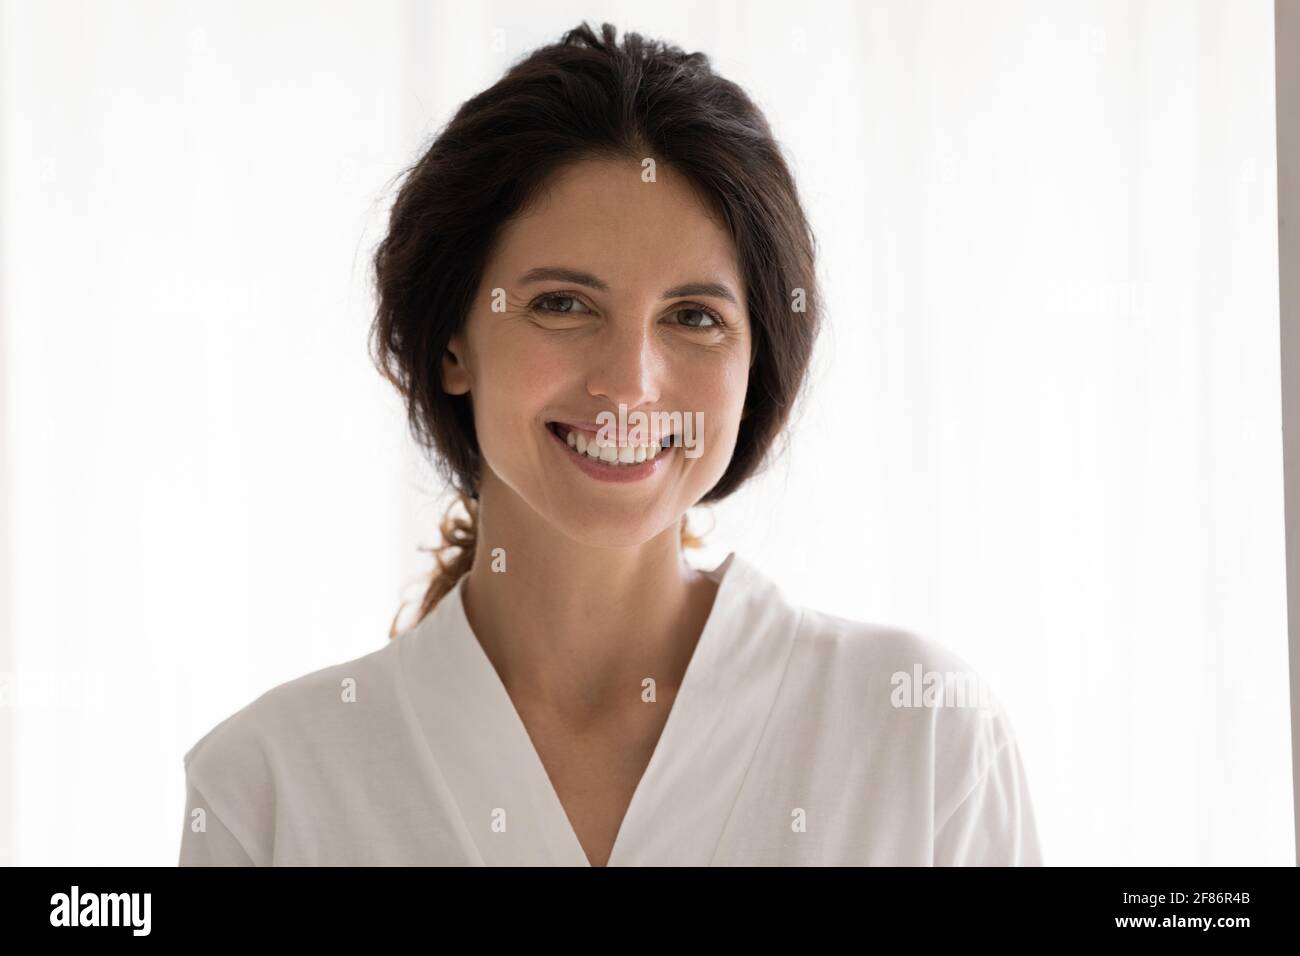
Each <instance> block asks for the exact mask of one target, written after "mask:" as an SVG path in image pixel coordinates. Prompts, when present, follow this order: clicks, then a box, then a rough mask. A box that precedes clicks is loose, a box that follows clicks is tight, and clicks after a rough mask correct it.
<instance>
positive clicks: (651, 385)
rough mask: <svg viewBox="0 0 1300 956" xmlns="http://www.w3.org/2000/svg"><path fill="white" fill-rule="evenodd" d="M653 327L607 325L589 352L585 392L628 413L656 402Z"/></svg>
mask: <svg viewBox="0 0 1300 956" xmlns="http://www.w3.org/2000/svg"><path fill="white" fill-rule="evenodd" d="M654 334H655V333H654V324H653V322H651V323H649V324H643V323H640V322H637V323H632V322H611V323H608V324H607V325H606V326H605V328H604V330H602V333H601V335H600V344H599V345H598V346H597V347H596V348H595V349H593V350H592V353H591V368H590V369H589V370H588V372H587V391H588V393H590V394H591V395H592V396H594V397H597V398H603V399H604V400H606V401H607V402H609V403H610V405H611V406H613V407H612V408H611V409H610V410H611V411H614V410H616V409H617V407H618V406H619V405H620V404H623V405H626V406H627V407H628V409H629V410H632V409H636V408H640V407H641V406H643V405H653V404H655V403H656V402H658V401H659V377H660V375H661V374H662V369H663V363H662V358H661V356H660V355H659V352H658V348H657V346H656V342H655V337H654Z"/></svg>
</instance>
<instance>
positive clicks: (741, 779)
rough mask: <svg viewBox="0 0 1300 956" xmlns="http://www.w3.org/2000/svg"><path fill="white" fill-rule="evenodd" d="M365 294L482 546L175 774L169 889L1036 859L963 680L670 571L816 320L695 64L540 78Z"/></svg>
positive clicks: (733, 116) (785, 397) (915, 644)
mask: <svg viewBox="0 0 1300 956" xmlns="http://www.w3.org/2000/svg"><path fill="white" fill-rule="evenodd" d="M375 264H376V274H377V286H378V302H379V307H378V315H377V318H376V322H375V327H374V345H375V357H376V360H377V363H378V364H379V366H380V368H381V369H383V371H384V372H385V374H386V375H387V376H388V377H389V379H390V380H391V381H392V382H393V383H394V384H395V385H396V386H397V387H398V389H399V390H400V391H401V393H402V395H403V396H404V398H405V400H406V402H407V408H408V413H409V420H410V425H411V428H412V431H413V433H414V435H415V436H416V437H417V438H418V439H419V441H420V442H421V444H422V445H423V447H424V448H425V449H426V450H427V451H428V452H430V453H431V455H432V457H433V458H434V459H435V460H436V461H437V462H438V463H439V465H440V467H441V468H442V469H443V471H444V474H445V476H446V478H447V480H448V481H449V483H450V484H451V485H453V486H454V487H455V488H456V489H457V490H458V491H459V493H460V496H461V498H460V500H461V502H462V503H463V504H464V506H465V508H466V509H467V512H468V516H467V519H466V520H460V521H456V520H453V519H451V518H449V519H448V521H447V522H446V523H445V524H444V534H445V536H446V538H447V539H448V542H449V543H448V547H450V548H451V549H452V550H453V554H454V557H453V558H452V559H450V560H444V559H443V558H441V557H439V559H438V565H439V567H438V572H437V573H436V574H435V576H434V578H433V580H432V582H431V583H430V585H429V587H428V591H427V593H426V594H425V597H424V601H423V603H422V605H421V607H420V615H419V617H418V619H417V622H416V623H415V624H414V626H412V627H410V628H408V629H406V630H404V631H402V632H401V633H398V629H397V622H396V621H394V625H393V629H392V630H393V635H395V636H394V639H393V640H391V641H390V642H389V643H388V645H387V646H385V647H384V648H383V649H381V650H377V651H374V652H372V653H370V654H368V655H366V656H364V657H361V658H359V659H357V660H354V661H350V662H347V663H345V664H340V665H338V666H335V667H331V668H327V669H324V670H321V671H318V672H315V673H312V674H308V675H306V676H304V677H302V678H299V679H298V680H294V681H291V682H289V683H286V684H283V685H281V686H279V687H276V688H274V689H272V690H271V691H269V692H268V693H266V694H264V695H263V696H261V697H260V698H258V699H257V700H255V701H253V702H252V703H250V704H249V705H247V706H246V707H245V708H244V709H243V710H241V711H239V712H238V713H236V714H234V715H233V716H231V717H229V718H228V719H227V720H225V721H224V722H222V723H221V724H219V725H217V726H216V727H215V728H214V729H213V730H212V731H210V732H209V733H208V734H207V735H205V736H204V737H203V738H202V739H201V740H200V741H198V743H196V744H195V746H194V747H193V748H192V749H191V750H190V751H189V752H188V753H187V754H186V756H185V765H186V779H187V786H188V805H187V817H186V828H185V834H184V839H183V843H182V848H181V862H182V863H187V864H205V863H206V864H257V865H267V864H457V865H461V864H470V865H478V864H489V865H518V864H523V865H533V864H539V865H578V866H585V865H598V866H599V865H607V864H608V865H657V864H666V865H696V864H701V865H702V864H713V865H735V864H796V865H824V864H849V865H865V864H904V865H930V864H940V865H951V864H1026V863H1038V862H1040V859H1039V848H1038V842H1037V836H1036V831H1035V825H1034V818H1033V813H1032V809H1031V806H1030V802H1029V797H1028V791H1027V787H1026V781H1025V776H1024V771H1023V768H1022V766H1021V762H1020V755H1019V751H1018V749H1017V747H1016V744H1015V742H1014V739H1013V737H1012V733H1011V727H1010V724H1009V722H1008V721H1007V719H1006V716H1005V714H1004V713H1003V712H1002V711H1001V710H1000V709H999V708H998V707H997V704H996V701H994V700H993V699H992V698H988V697H986V698H985V699H984V700H982V701H981V702H980V703H981V706H978V707H977V706H975V705H974V704H975V702H974V701H960V700H954V699H953V696H952V693H951V691H952V682H953V680H954V675H955V676H956V677H957V678H963V677H969V676H971V675H970V670H969V668H968V667H966V666H965V664H964V662H962V661H961V660H960V659H959V658H957V657H956V656H955V655H953V654H951V653H949V652H947V651H946V650H944V649H943V648H942V647H940V646H938V645H936V644H935V643H933V642H930V641H928V640H925V639H922V638H920V637H917V636H915V635H912V634H910V633H907V632H906V631H902V630H898V629H890V628H884V627H880V626H874V625H868V624H863V623H858V622H853V621H848V620H843V619H840V618H836V617H832V616H829V615H826V614H822V613H818V612H815V611H812V610H809V609H805V608H800V607H796V606H793V605H791V604H790V603H788V602H787V601H786V599H785V598H784V596H783V595H782V593H781V591H780V590H779V589H778V588H777V587H776V586H775V585H774V584H773V583H772V582H771V581H770V580H768V579H767V578H766V577H765V576H764V575H763V574H762V573H761V572H760V571H759V570H758V569H757V567H755V566H754V565H753V564H751V563H750V562H748V561H746V560H745V559H744V558H742V557H741V556H740V555H738V554H735V553H734V552H733V553H732V554H730V555H729V556H728V557H727V559H726V560H725V561H723V562H722V563H721V564H720V565H719V566H718V567H716V568H714V569H713V570H711V571H697V570H694V569H692V567H691V566H690V565H689V564H687V562H686V561H685V559H684V557H683V548H684V547H687V546H690V545H692V544H694V543H696V542H694V541H692V539H691V537H690V535H689V534H688V532H687V525H686V519H685V516H686V513H687V511H688V509H689V508H691V507H692V506H693V505H695V504H697V503H700V502H712V501H718V500H721V499H723V498H725V497H727V496H728V495H730V494H731V493H732V492H734V491H735V490H736V489H737V488H739V487H740V486H741V485H742V484H744V482H745V481H746V479H748V478H749V477H750V476H751V475H753V474H754V473H755V472H756V471H757V470H758V469H759V468H760V466H761V465H762V463H763V462H764V460H765V459H766V458H767V456H768V454H769V451H770V450H771V447H772V445H773V443H774V442H775V440H776V439H777V437H778V435H780V434H781V433H782V431H783V428H784V426H785V425H786V423H787V419H788V417H789V413H790V410H791V407H792V405H793V403H794V401H795V399H796V398H797V397H798V395H799V394H800V392H801V391H802V389H803V387H804V383H805V378H806V372H807V366H808V361H809V357H810V354H811V352H812V349H813V344H814V341H815V339H816V334H817V327H818V322H819V308H820V302H819V297H818V295H817V287H816V286H817V284H816V276H815V259H814V243H813V239H812V236H811V233H810V230H809V228H808V225H807V223H806V220H805V217H804V213H803V210H802V208H801V206H800V203H799V199H798V195H797V191H796V188H795V185H794V183H793V181H792V179H791V176H790V173H789V171H788V169H787V167H786V165H785V163H784V161H783V160H782V157H781V153H780V150H779V147H778V146H777V144H776V143H775V142H774V140H773V138H772V135H771V132H770V130H769V128H768V125H767V123H766V121H765V120H764V118H763V116H762V115H761V114H760V112H759V111H758V110H757V109H756V108H755V106H754V105H753V103H752V102H751V101H750V100H749V98H748V97H747V96H746V95H745V94H744V93H743V92H742V91H741V90H740V89H739V88H738V87H736V86H735V85H734V84H732V83H730V82H728V81H727V80H725V79H722V78H720V77H718V76H716V75H715V74H714V73H713V72H712V71H711V69H710V66H709V62H708V60H707V58H706V57H705V56H703V55H702V54H699V53H694V54H690V55H687V54H684V53H683V52H682V51H681V50H679V49H677V48H675V47H671V46H665V45H662V44H657V43H651V42H649V41H646V40H644V39H642V38H641V37H639V36H637V35H636V34H627V35H626V36H625V37H624V38H623V42H622V44H621V45H620V44H619V43H618V42H617V40H616V37H615V31H614V29H613V28H612V27H610V26H609V25H607V24H606V25H604V26H603V27H602V30H601V34H600V35H599V36H598V35H596V34H595V33H594V32H593V31H592V30H591V29H590V28H589V27H588V26H587V25H586V24H583V25H582V26H581V27H579V28H577V29H575V30H572V31H570V32H569V33H567V34H566V35H565V36H564V37H563V39H562V40H561V42H560V43H558V44H555V45H552V46H547V47H544V48H542V49H540V50H538V51H536V52H535V53H533V54H532V55H531V56H530V57H528V58H527V59H525V60H524V61H522V62H521V63H519V64H518V65H516V66H515V67H513V68H512V69H511V70H510V71H509V72H508V73H507V74H506V75H505V77H504V78H502V79H501V80H500V81H499V82H498V83H497V84H496V85H494V86H493V87H492V88H491V89H488V90H487V91H485V92H483V93H481V94H479V95H478V96H475V97H474V98H473V99H471V100H469V101H468V102H467V103H465V104H464V105H463V106H462V107H461V109H460V110H459V111H458V112H457V114H456V116H455V117H454V119H453V120H452V121H451V123H450V124H449V125H448V126H447V127H446V129H445V130H443V132H442V133H441V134H440V135H439V136H438V137H437V139H436V140H435V142H434V143H433V144H432V146H431V148H430V149H429V150H428V152H427V153H426V154H425V155H424V156H423V158H421V159H420V161H419V162H418V163H417V164H416V165H415V166H414V167H413V168H412V169H411V170H410V171H409V173H408V175H407V178H406V180H405V182H404V185H403V187H402V189H401V190H400V193H399V195H398V198H397V200H396V202H395V204H394V208H393V211H392V216H391V222H390V230H389V233H388V235H387V237H386V238H385V239H384V240H383V242H382V243H381V245H380V247H379V249H378V252H377V254H376V259H375ZM638 416H640V417H639V418H638ZM629 423H630V425H631V426H632V427H630V428H629V427H628V425H629ZM615 426H622V427H621V428H619V427H615ZM696 426H698V427H696ZM920 684H924V685H925V687H924V689H923V688H922V687H920V686H918V685H920ZM945 689H946V691H947V692H948V693H947V697H946V699H945V695H944V693H943V691H944V690H945Z"/></svg>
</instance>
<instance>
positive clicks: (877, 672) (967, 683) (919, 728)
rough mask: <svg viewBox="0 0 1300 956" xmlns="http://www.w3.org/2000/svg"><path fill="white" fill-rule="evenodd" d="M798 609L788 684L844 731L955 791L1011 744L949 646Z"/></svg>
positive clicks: (973, 673)
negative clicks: (911, 759) (881, 744)
mask: <svg viewBox="0 0 1300 956" xmlns="http://www.w3.org/2000/svg"><path fill="white" fill-rule="evenodd" d="M801 610H802V619H801V625H800V629H799V637H798V640H797V641H796V642H795V653H794V655H793V656H792V662H791V673H790V674H788V675H787V679H788V680H789V681H790V682H792V684H793V686H794V687H795V689H796V691H798V692H799V693H801V694H803V695H811V696H814V697H816V698H818V699H820V700H822V701H823V702H824V703H825V704H826V705H827V706H830V707H833V708H837V709H838V710H839V711H840V717H839V718H838V719H839V720H840V721H841V722H842V723H843V725H844V726H852V727H855V728H858V729H860V730H862V731H863V732H864V733H871V734H872V737H873V740H877V741H878V740H879V739H880V738H881V737H886V738H888V739H889V740H891V741H894V742H896V743H897V746H898V747H899V748H900V751H907V752H910V753H912V754H915V755H921V754H925V755H928V762H930V763H931V765H933V766H935V767H936V768H937V770H938V771H939V772H940V773H945V774H946V775H947V776H948V777H949V778H950V780H949V781H948V782H949V783H950V784H951V785H952V786H953V787H955V788H958V789H960V788H961V787H962V786H963V785H965V784H967V783H969V782H970V781H973V780H975V779H978V778H979V777H980V776H981V775H982V774H983V773H984V771H985V770H987V769H988V768H989V767H991V766H992V765H993V764H994V762H995V761H996V759H997V758H998V756H999V755H1000V754H1001V753H1002V751H1003V749H1004V748H1006V747H1007V746H1008V745H1011V744H1013V743H1014V729H1013V726H1012V721H1011V717H1010V715H1009V713H1008V711H1007V709H1006V707H1005V706H1004V704H1003V701H1002V698H1001V697H1000V696H999V694H998V693H997V691H996V690H995V688H994V687H993V685H992V683H991V682H990V681H989V680H988V678H987V676H986V675H985V674H984V673H982V672H981V671H980V670H979V669H978V668H976V667H975V666H973V665H972V664H971V663H970V661H969V660H968V659H967V658H966V657H965V656H964V655H963V654H961V653H959V652H958V651H956V650H954V649H953V647H952V646H951V645H950V644H949V643H948V641H946V640H944V639H941V638H938V637H935V636H933V635H930V634H927V633H923V632H921V631H919V630H917V629H913V628H909V627H905V626H901V625H897V624H888V623H882V622H877V621H870V620H858V619H853V618H849V617H843V616H840V615H836V614H831V613H828V612H825V611H820V610H817V609H814V608H808V607H803V608H801ZM945 768H946V771H945Z"/></svg>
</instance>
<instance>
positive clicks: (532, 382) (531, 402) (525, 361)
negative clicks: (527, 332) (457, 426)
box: [475, 335, 572, 431]
mask: <svg viewBox="0 0 1300 956" xmlns="http://www.w3.org/2000/svg"><path fill="white" fill-rule="evenodd" d="M489 345H490V347H489V348H487V349H485V350H484V351H483V352H481V353H480V354H481V355H482V356H484V358H482V359H480V364H479V369H478V375H477V376H476V379H477V380H476V382H475V387H476V390H477V394H476V396H475V408H476V409H477V411H478V413H479V417H480V421H479V426H480V428H482V429H484V430H487V431H491V430H493V429H494V428H497V427H502V428H507V429H512V430H513V429H516V428H519V427H522V426H526V425H527V424H529V423H531V422H533V421H535V420H537V419H538V417H539V416H540V415H541V414H542V412H543V411H545V410H546V409H547V408H548V407H551V406H554V405H555V404H556V396H557V394H560V393H561V391H562V389H563V388H564V387H565V385H566V383H568V382H569V381H570V378H571V376H572V359H571V357H566V356H565V355H564V353H563V352H561V351H559V350H557V349H554V348H545V347H538V345H537V342H536V341H535V340H528V339H527V338H526V337H525V336H522V335H520V336H500V337H498V338H497V339H496V340H495V341H493V342H491V343H490V344H489Z"/></svg>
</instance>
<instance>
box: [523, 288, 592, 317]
mask: <svg viewBox="0 0 1300 956" xmlns="http://www.w3.org/2000/svg"><path fill="white" fill-rule="evenodd" d="M554 302H560V303H567V305H563V306H562V307H560V308H552V307H551V306H550V303H554ZM575 304H576V305H582V300H581V299H579V298H578V297H577V296H574V295H564V294H563V293H559V292H549V293H547V294H546V295H543V296H539V297H538V298H536V299H534V300H533V308H535V309H537V310H538V311H540V312H551V313H554V314H556V315H567V314H569V313H571V312H573V311H574V306H575ZM583 307H584V308H586V307H585V306H583Z"/></svg>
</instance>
